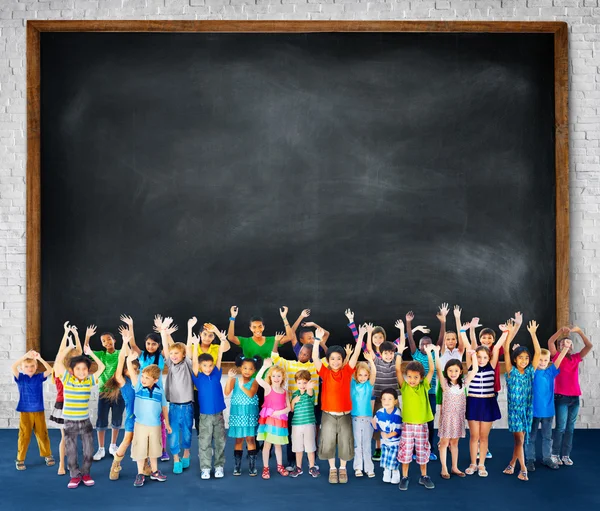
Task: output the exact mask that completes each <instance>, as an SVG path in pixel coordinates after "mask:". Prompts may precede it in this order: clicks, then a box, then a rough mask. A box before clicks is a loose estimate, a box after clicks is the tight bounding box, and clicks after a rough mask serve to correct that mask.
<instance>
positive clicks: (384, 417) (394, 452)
mask: <svg viewBox="0 0 600 511" xmlns="http://www.w3.org/2000/svg"><path fill="white" fill-rule="evenodd" d="M381 404H382V407H381V408H380V409H379V410H377V411H376V412H375V417H373V428H375V429H376V430H378V431H380V432H381V467H382V468H383V482H384V483H392V484H398V483H399V482H400V470H398V469H399V467H400V463H399V461H398V446H399V445H400V430H401V429H402V417H401V416H400V410H398V391H397V390H396V389H395V388H391V389H384V390H383V392H382V393H381ZM373 475H375V474H373Z"/></svg>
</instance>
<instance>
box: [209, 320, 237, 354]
mask: <svg viewBox="0 0 600 511" xmlns="http://www.w3.org/2000/svg"><path fill="white" fill-rule="evenodd" d="M204 328H206V329H207V330H208V331H209V332H212V333H213V334H215V338H216V339H219V341H220V343H221V345H222V346H223V353H227V352H228V351H229V350H230V349H231V344H229V341H228V340H227V335H225V331H224V330H223V331H220V330H219V329H218V328H217V327H216V326H215V325H213V324H212V323H204Z"/></svg>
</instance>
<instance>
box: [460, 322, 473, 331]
mask: <svg viewBox="0 0 600 511" xmlns="http://www.w3.org/2000/svg"><path fill="white" fill-rule="evenodd" d="M470 327H471V323H463V326H462V328H463V330H468V329H469V328H470Z"/></svg>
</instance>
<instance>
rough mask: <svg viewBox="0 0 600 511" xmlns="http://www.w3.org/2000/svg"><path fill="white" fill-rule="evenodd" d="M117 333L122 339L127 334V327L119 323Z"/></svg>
mask: <svg viewBox="0 0 600 511" xmlns="http://www.w3.org/2000/svg"><path fill="white" fill-rule="evenodd" d="M118 330H119V335H120V336H121V337H123V339H125V336H126V335H127V332H129V330H128V329H127V327H124V326H123V325H119V328H118Z"/></svg>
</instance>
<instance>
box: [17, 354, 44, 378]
mask: <svg viewBox="0 0 600 511" xmlns="http://www.w3.org/2000/svg"><path fill="white" fill-rule="evenodd" d="M33 358H34V359H35V360H39V361H40V362H41V363H42V365H43V366H44V367H45V369H46V370H45V371H44V378H48V376H50V375H51V374H52V367H50V364H48V362H46V361H45V360H44V359H43V358H42V356H41V355H40V354H39V353H38V352H37V351H36V352H35V354H34V356H33ZM13 374H14V373H13Z"/></svg>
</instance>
